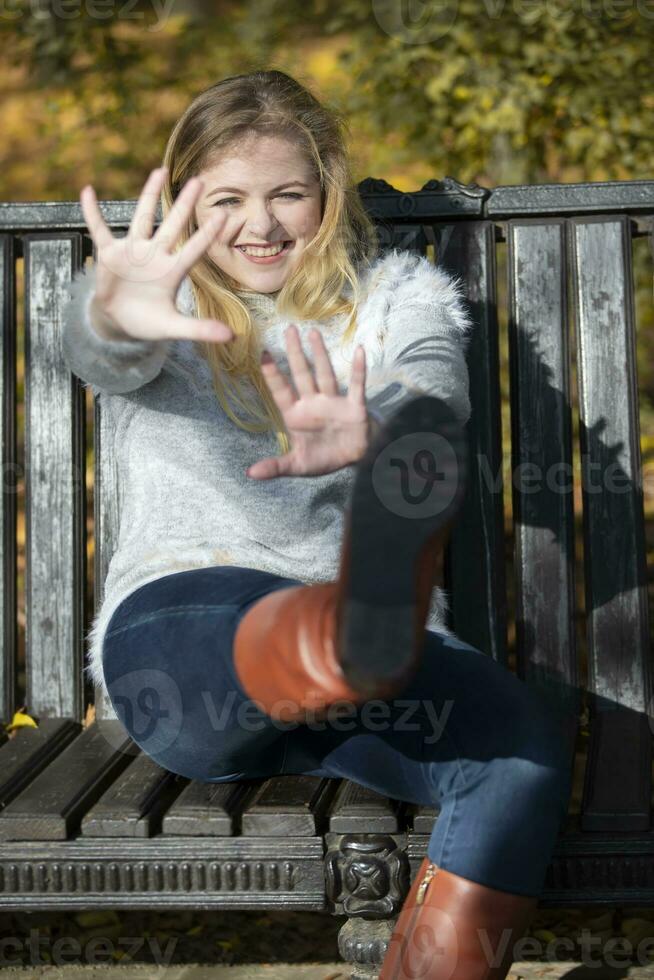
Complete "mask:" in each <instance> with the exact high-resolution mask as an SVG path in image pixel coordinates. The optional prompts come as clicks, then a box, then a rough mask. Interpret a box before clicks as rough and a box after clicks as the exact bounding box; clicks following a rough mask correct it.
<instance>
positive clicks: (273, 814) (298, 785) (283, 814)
mask: <svg viewBox="0 0 654 980" xmlns="http://www.w3.org/2000/svg"><path fill="white" fill-rule="evenodd" d="M338 785H339V780H337V779H322V778H321V777H319V776H278V777H275V778H272V779H268V780H266V782H265V783H264V784H263V785H262V786H261V787H260V788H259V789H258V790H257V792H256V793H255V795H254V797H253V799H252V800H251V801H250V802H249V803H248V805H247V806H246V807H245V809H244V811H243V815H242V817H241V832H242V833H243V834H247V835H253V834H257V835H260V836H262V837H285V836H286V835H293V836H295V837H300V836H303V835H307V836H310V835H313V834H319V833H321V832H322V830H323V829H325V828H324V824H325V819H326V816H327V813H328V812H329V808H330V806H331V803H332V801H333V799H334V796H335V794H336V790H337V789H338Z"/></svg>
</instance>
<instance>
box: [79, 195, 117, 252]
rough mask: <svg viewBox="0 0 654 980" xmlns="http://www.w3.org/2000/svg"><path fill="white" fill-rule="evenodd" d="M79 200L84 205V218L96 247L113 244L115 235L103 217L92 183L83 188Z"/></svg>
mask: <svg viewBox="0 0 654 980" xmlns="http://www.w3.org/2000/svg"><path fill="white" fill-rule="evenodd" d="M79 200H80V204H81V205H82V213H83V215H84V220H85V221H86V224H87V227H88V229H89V234H90V236H91V239H92V241H93V244H94V245H95V247H96V248H97V249H100V248H104V247H105V246H107V245H111V243H112V242H113V241H114V236H113V235H112V234H111V231H110V230H109V228H108V226H107V224H106V222H105V220H104V218H103V217H102V212H101V211H100V207H99V205H98V200H97V198H96V196H95V190H94V188H93V187H92V185H91V184H87V186H86V187H83V188H82V190H81V191H80V195H79Z"/></svg>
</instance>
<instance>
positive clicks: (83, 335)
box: [62, 265, 170, 395]
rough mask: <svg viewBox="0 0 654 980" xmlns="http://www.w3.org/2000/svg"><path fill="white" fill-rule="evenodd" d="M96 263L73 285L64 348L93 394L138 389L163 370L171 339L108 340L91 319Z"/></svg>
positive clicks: (64, 317)
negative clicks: (97, 329) (93, 324)
mask: <svg viewBox="0 0 654 980" xmlns="http://www.w3.org/2000/svg"><path fill="white" fill-rule="evenodd" d="M95 280H96V266H95V265H93V266H91V267H90V268H89V269H88V270H87V269H80V270H79V271H78V272H76V273H75V275H74V276H73V279H72V280H71V282H70V285H69V299H68V302H67V303H66V304H65V306H64V309H63V313H62V349H63V354H64V358H65V360H66V363H67V364H68V367H69V368H70V370H71V371H72V372H73V373H74V374H76V375H77V376H78V378H80V379H81V380H82V381H83V382H84V386H85V387H90V388H91V389H92V390H93V394H94V395H97V394H99V393H100V392H102V391H105V392H107V393H109V394H119V393H123V392H127V391H134V390H135V389H136V388H140V387H141V386H142V385H144V384H147V382H148V381H152V380H153V379H154V378H156V376H157V375H158V374H159V372H160V371H161V368H162V367H163V363H164V361H165V359H166V355H167V353H168V348H169V346H170V341H169V340H139V339H136V338H134V339H129V340H106V339H105V338H104V337H101V336H100V334H98V333H97V332H96V330H95V329H94V327H93V326H92V324H91V320H90V305H91V300H92V299H93V294H94V292H95Z"/></svg>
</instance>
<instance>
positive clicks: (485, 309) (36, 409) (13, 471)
mask: <svg viewBox="0 0 654 980" xmlns="http://www.w3.org/2000/svg"><path fill="white" fill-rule="evenodd" d="M359 189H360V192H361V196H362V199H363V202H364V204H365V205H366V207H367V209H368V211H369V213H370V214H371V216H372V217H373V218H374V219H375V221H376V222H377V226H378V229H379V239H380V243H381V246H382V248H387V247H390V246H394V247H399V248H405V249H410V250H415V251H417V252H419V253H420V254H426V255H428V256H429V257H431V258H433V259H435V260H436V261H437V262H439V263H440V264H442V265H443V266H444V267H445V268H446V269H447V270H448V271H451V272H453V273H455V274H456V275H458V276H460V277H461V279H462V280H463V282H464V284H465V286H466V290H467V296H468V300H469V305H470V309H471V312H472V314H473V317H474V320H475V330H474V334H473V337H472V342H471V345H470V349H469V356H468V364H469V370H470V379H471V402H472V417H471V420H470V423H469V426H468V432H469V439H470V442H469V446H470V454H471V473H470V483H469V488H468V492H467V495H466V500H465V503H464V509H463V513H462V514H461V517H460V519H459V520H458V521H457V523H456V526H455V528H454V531H453V534H452V538H451V543H450V547H449V551H448V563H447V568H446V581H445V584H446V586H447V587H448V589H449V591H450V593H451V625H452V627H453V628H454V630H455V631H456V633H457V634H458V636H460V637H461V639H463V640H466V641H467V642H469V643H471V644H473V645H474V646H476V647H478V648H479V649H481V650H483V651H484V652H485V653H486V654H488V655H489V656H492V657H494V658H496V659H497V660H498V661H499V662H501V663H503V664H505V665H506V666H510V664H509V660H508V654H507V650H508V643H507V624H508V619H509V617H508V605H507V584H512V585H513V590H514V599H513V603H514V615H515V654H516V660H515V669H516V671H517V673H518V675H519V676H521V677H522V678H523V679H524V680H525V681H526V682H527V683H529V684H536V685H539V686H540V687H542V688H543V689H544V690H545V691H547V692H548V694H550V695H551V696H552V697H553V698H554V699H555V700H556V701H557V702H558V703H561V704H565V705H567V706H568V707H569V708H570V710H571V712H572V713H573V714H574V715H575V717H576V716H578V715H579V713H580V711H581V709H582V707H584V704H583V703H582V702H583V697H582V695H584V691H585V692H586V695H585V696H586V697H588V699H589V703H590V705H591V708H592V714H593V717H594V718H595V723H594V729H593V733H594V735H595V741H594V742H593V746H594V747H593V748H592V751H591V756H592V759H591V757H590V756H589V767H591V769H593V772H592V773H591V775H590V776H588V780H587V787H586V795H585V806H586V807H587V810H588V818H587V826H588V829H593V827H594V826H597V827H598V828H599V826H600V825H601V824H602V820H605V822H606V823H607V825H609V824H610V826H616V829H617V825H619V826H620V827H621V828H622V829H644V828H645V825H646V826H647V827H649V798H650V797H649V780H650V778H651V777H650V772H651V767H650V766H649V761H648V760H649V758H650V756H649V753H650V751H651V727H650V726H649V713H650V700H651V681H650V674H649V664H650V638H649V624H648V607H647V569H646V552H645V535H644V518H643V497H642V471H641V457H640V443H639V431H640V430H639V413H638V390H637V373H636V360H635V337H636V333H635V320H634V287H633V276H632V242H633V240H634V239H635V238H637V237H642V236H644V235H649V236H650V240H651V239H652V236H653V222H654V218H653V216H654V181H625V182H620V181H615V182H608V183H598V184H562V185H554V184H553V185H540V186H531V187H530V186H515V187H499V188H496V189H494V190H492V191H491V190H489V189H487V188H481V187H479V186H478V185H476V184H472V185H468V186H464V185H461V184H459V183H457V182H456V181H455V180H453V179H452V178H449V177H448V178H445V179H444V180H442V181H439V180H432V181H429V182H428V183H427V184H425V186H424V187H423V188H422V189H421V190H420V191H417V192H415V193H403V192H400V191H397V190H395V189H394V188H392V187H391V186H390V185H389V184H387V183H386V182H385V181H383V180H374V179H371V178H369V179H367V180H365V181H363V182H362V183H361V184H360V185H359ZM134 206H135V202H132V201H106V202H102V204H101V209H102V212H103V214H104V217H105V220H106V221H107V223H108V224H109V226H110V227H111V228H112V229H113V230H114V231H115V233H118V234H122V233H124V232H125V230H126V229H127V226H128V225H129V222H130V220H131V217H132V214H133V209H134ZM500 243H505V244H506V246H507V248H506V253H505V256H506V289H507V294H506V296H507V301H508V343H509V352H510V358H509V371H508V378H506V379H505V382H503V379H502V378H501V377H500V369H499V368H500V356H499V355H500V341H501V334H500V328H499V324H498V302H497V292H498V285H501V284H500V283H499V282H498V277H497V264H498V258H499V244H500ZM0 256H1V267H2V279H1V281H0V309H1V310H2V318H3V328H4V329H3V347H2V371H1V372H0V383H1V384H2V406H3V415H2V440H3V446H2V451H3V461H4V484H3V486H4V494H3V507H2V539H1V540H2V549H3V561H2V563H1V571H0V574H1V575H2V593H1V594H2V599H1V600H0V601H1V602H2V608H1V610H0V622H1V623H2V653H1V657H0V713H1V714H2V716H3V718H9V717H10V716H11V714H12V712H13V710H14V708H15V707H16V704H15V689H16V663H17V653H18V651H17V646H18V630H17V586H16V583H17V532H18V531H20V530H21V527H20V524H19V523H18V517H19V516H20V514H19V508H18V506H17V503H18V500H19V496H20V493H21V489H22V485H23V476H24V493H25V521H24V541H25V671H26V687H27V705H28V709H29V710H30V711H31V712H32V713H34V714H36V715H37V716H58V717H69V718H74V719H77V720H80V719H81V718H82V717H83V714H84V710H85V704H86V701H87V700H88V697H89V695H90V694H92V692H88V691H87V692H85V691H84V682H83V674H82V661H83V635H84V631H85V629H86V628H87V627H88V623H85V615H84V608H85V600H84V597H85V592H86V578H87V573H86V555H87V533H86V532H87V514H86V487H87V473H86V468H87V467H86V437H87V432H86V397H85V390H84V389H83V388H82V386H81V385H80V383H79V381H78V379H77V378H75V377H74V376H73V375H72V374H71V373H70V371H69V370H68V368H67V366H66V364H65V361H64V359H63V356H62V348H61V311H62V308H63V305H64V303H65V300H66V285H67V282H68V281H69V280H70V277H71V275H72V273H73V272H74V270H76V269H77V268H79V267H80V266H81V265H82V263H84V262H85V261H91V260H92V258H93V247H92V242H91V240H90V238H89V236H88V234H87V233H85V223H84V219H83V215H82V212H81V208H80V206H79V204H77V203H69V202H63V203H56V202H49V203H26V204H0ZM21 258H22V261H23V268H24V282H25V289H24V358H25V370H24V379H25V386H24V399H21V398H19V397H18V395H19V394H20V393H19V392H17V371H16V367H17V356H18V355H19V353H20V352H19V351H18V350H17V337H19V336H20V331H19V330H18V328H17V310H16V294H17V289H16V281H17V279H16V277H17V269H18V266H19V262H20V259H21ZM572 355H575V359H576V370H577V387H578V399H576V398H573V394H574V392H573V391H572V390H571V359H572ZM502 383H506V384H507V385H508V390H509V392H510V406H511V419H510V421H511V468H510V471H509V477H510V478H511V507H512V514H511V516H512V520H513V526H514V532H515V546H514V557H515V575H514V581H513V583H507V575H506V559H505V516H504V497H503V485H504V482H505V476H506V474H505V473H504V471H503V465H502V464H503V438H502V415H501V397H500V394H501V390H502V388H501V386H502ZM577 402H578V418H577V419H576V420H574V419H573V403H574V404H575V405H576V404H577ZM21 410H22V411H23V412H24V425H25V459H24V466H23V464H22V462H21V461H20V460H18V459H17V457H16V445H17V438H16V436H17V419H18V417H19V412H20V411H21ZM573 422H576V424H577V425H578V433H579V435H578V447H575V446H573V435H572V433H573ZM105 425H106V422H105V420H104V419H103V418H102V413H101V411H100V405H99V403H96V405H95V413H94V448H95V474H94V480H93V483H94V521H95V554H94V602H95V608H97V607H98V604H99V602H100V601H101V599H102V589H103V582H104V577H105V574H106V569H107V566H108V562H109V559H110V557H111V554H112V552H113V547H114V542H115V539H116V532H117V526H118V513H117V506H116V505H117V502H116V500H115V499H114V498H113V496H112V493H111V488H112V487H113V486H114V480H113V474H112V465H113V464H112V460H111V459H109V458H105V456H103V454H102V445H103V442H104V441H105V439H106V438H107V436H108V433H107V432H106V429H105ZM576 448H578V451H580V453H581V464H582V476H583V487H582V493H581V496H582V498H583V532H582V533H583V542H580V544H583V562H584V578H585V607H586V611H585V615H586V624H587V650H586V657H587V669H588V680H587V681H586V680H585V678H584V677H583V676H582V674H583V672H582V670H581V669H580V657H579V654H580V651H579V650H578V649H577V641H576V632H575V623H574V619H575V616H576V615H577V614H578V613H579V610H578V605H579V604H578V602H577V599H576V590H575V575H574V554H575V550H574V549H575V540H576V536H575V521H574V489H577V490H578V489H579V480H578V474H577V473H576V472H575V475H574V480H572V474H573V469H574V467H573V463H574V460H575V458H576V457H574V456H573V451H574V450H575V449H576ZM580 678H581V680H580ZM96 710H97V712H98V714H99V715H102V716H105V717H106V716H107V715H108V714H111V708H110V705H108V704H107V703H104V702H103V701H102V699H101V698H100V699H98V704H97V705H96ZM619 743H622V745H623V746H624V745H628V746H629V748H630V753H627V755H626V756H625V766H626V769H625V768H624V767H622V770H621V772H620V773H619V774H618V781H620V780H622V783H621V786H618V787H616V783H615V778H613V781H611V782H610V785H609V781H608V780H607V777H605V776H604V777H603V776H602V771H603V769H605V768H606V766H607V764H608V762H607V759H608V760H609V761H614V754H615V752H616V751H617V750H618V745H619ZM607 753H608V755H607ZM621 758H622V757H621ZM593 767H594V768H593ZM613 768H615V766H613ZM589 771H590V770H589ZM587 775H588V774H587ZM620 790H621V792H622V794H623V797H624V800H625V801H626V802H624V805H623V808H622V810H620V812H619V813H618V815H617V817H616V813H615V805H614V802H612V801H614V798H615V796H616V793H618V792H619V791H620ZM645 800H646V801H647V802H646V804H645ZM607 808H608V810H607ZM609 811H610V813H609V816H607V817H605V816H603V815H605V814H606V813H607V812H609ZM645 811H646V812H645ZM593 820H595V824H593ZM598 821H599V823H598ZM611 821H613V822H612V823H611ZM616 821H617V824H616ZM630 821H631V822H630ZM591 825H592V826H591Z"/></svg>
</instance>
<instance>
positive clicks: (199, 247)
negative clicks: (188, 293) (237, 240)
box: [179, 213, 226, 281]
mask: <svg viewBox="0 0 654 980" xmlns="http://www.w3.org/2000/svg"><path fill="white" fill-rule="evenodd" d="M225 217H226V216H225V215H224V214H222V213H221V214H216V215H212V216H211V217H210V218H207V220H206V221H205V222H204V224H202V225H201V226H200V227H199V228H198V229H197V231H194V232H193V234H192V235H191V237H190V238H189V240H188V241H187V242H185V243H184V245H183V246H182V248H181V249H180V250H179V258H180V261H181V264H182V275H181V277H180V281H181V279H182V278H183V277H184V276H185V275H186V272H187V271H188V269H190V268H191V266H192V265H195V263H196V262H197V261H198V259H199V258H201V256H202V255H204V253H205V252H206V250H207V249H208V248H209V246H210V245H211V243H212V242H213V240H214V239H215V237H216V235H217V234H218V232H219V230H220V228H221V227H222V226H223V224H224V222H225Z"/></svg>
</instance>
